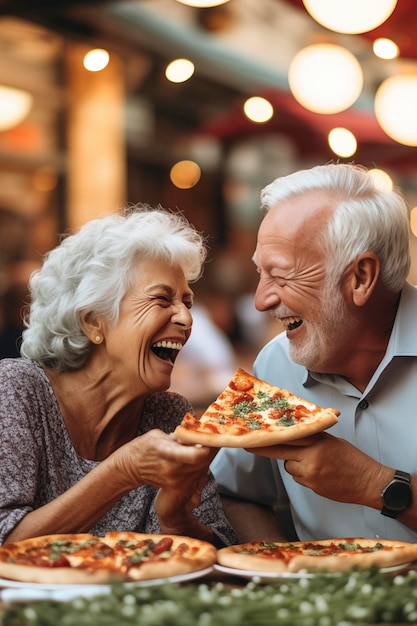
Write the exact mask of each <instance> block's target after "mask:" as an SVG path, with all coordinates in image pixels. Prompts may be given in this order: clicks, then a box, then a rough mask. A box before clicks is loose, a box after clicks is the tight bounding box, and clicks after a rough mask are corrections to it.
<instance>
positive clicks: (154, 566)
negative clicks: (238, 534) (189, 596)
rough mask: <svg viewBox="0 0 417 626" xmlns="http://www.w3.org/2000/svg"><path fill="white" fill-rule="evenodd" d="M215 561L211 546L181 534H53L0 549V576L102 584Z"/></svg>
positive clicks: (174, 572) (170, 572)
mask: <svg viewBox="0 0 417 626" xmlns="http://www.w3.org/2000/svg"><path fill="white" fill-rule="evenodd" d="M215 561H216V548H215V547H214V546H212V545H211V544H210V543H207V542H205V541H201V540H198V539H193V538H191V537H184V536H181V535H157V534H145V533H135V532H109V533H107V534H106V535H104V537H96V536H94V535H92V534H89V533H80V534H56V535H44V536H41V537H35V538H32V539H23V540H21V541H16V542H9V543H6V544H4V545H3V546H2V547H0V577H2V578H3V579H4V578H6V579H9V580H14V581H22V582H33V583H42V584H90V583H91V584H105V583H110V582H112V581H117V580H121V581H143V580H152V579H157V578H169V577H174V576H179V575H181V574H190V573H191V572H197V571H200V570H204V569H206V568H209V567H211V566H212V565H213V564H214V563H215Z"/></svg>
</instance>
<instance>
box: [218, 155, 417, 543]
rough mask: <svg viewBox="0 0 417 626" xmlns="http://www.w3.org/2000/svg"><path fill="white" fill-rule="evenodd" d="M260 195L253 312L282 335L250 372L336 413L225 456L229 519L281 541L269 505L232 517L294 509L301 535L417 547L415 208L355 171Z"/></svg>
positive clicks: (279, 184)
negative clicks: (327, 425) (276, 441)
mask: <svg viewBox="0 0 417 626" xmlns="http://www.w3.org/2000/svg"><path fill="white" fill-rule="evenodd" d="M261 200H262V207H263V209H264V210H265V217H264V219H263V221H262V223H261V225H260V228H259V233H258V240H257V246H256V250H255V253H254V256H253V260H254V263H255V265H256V267H257V270H258V273H259V284H258V288H257V291H256V295H255V306H256V308H257V309H259V310H260V311H267V312H269V313H270V314H271V315H272V316H273V317H274V318H276V319H277V320H280V321H281V322H282V324H283V325H284V328H285V331H284V332H283V333H281V334H279V335H278V336H277V337H275V338H274V339H273V340H272V341H270V342H269V343H268V344H267V345H266V346H265V347H264V348H263V349H262V350H261V351H260V353H259V355H258V357H257V359H256V361H255V365H254V374H255V375H256V376H257V377H259V378H261V379H264V380H266V381H268V382H269V383H271V384H274V385H277V386H280V387H284V388H286V389H288V390H290V391H291V392H293V393H295V394H297V395H299V396H301V397H304V398H306V399H308V400H311V401H312V402H315V403H316V404H319V405H321V406H332V407H335V408H337V409H339V410H340V411H341V415H340V418H339V422H338V424H336V425H335V426H333V427H332V428H331V429H330V431H329V432H324V433H321V434H318V435H315V436H313V437H309V438H308V439H304V440H299V441H294V442H293V443H292V444H291V445H276V446H271V447H268V448H262V449H256V450H253V451H251V452H248V451H244V450H231V449H223V450H221V451H220V452H219V454H218V455H217V458H216V460H215V461H214V463H213V465H212V468H213V471H214V474H215V477H216V479H217V482H218V484H219V486H220V489H221V490H222V492H223V494H225V495H226V496H229V497H230V496H231V497H232V498H233V499H232V500H229V499H225V503H226V504H228V509H229V516H230V519H231V520H232V521H233V520H234V519H237V515H238V516H239V520H240V521H239V532H240V534H239V537H240V539H241V540H243V541H245V540H250V539H259V538H263V537H269V538H270V539H272V538H275V539H281V538H283V534H282V532H283V531H282V529H280V528H279V526H278V524H277V520H276V519H275V518H273V517H272V518H271V517H270V516H266V515H265V509H263V511H262V517H258V516H257V515H256V514H255V513H252V514H250V515H245V516H242V515H241V514H240V513H239V512H238V513H236V511H238V508H237V507H240V506H246V505H244V501H249V502H251V503H257V504H261V505H273V506H280V505H282V503H283V502H284V503H285V502H289V507H290V512H291V517H292V521H293V524H294V527H295V531H296V537H298V538H299V539H300V540H307V539H320V538H326V537H328V538H331V537H370V538H371V537H376V538H379V537H380V538H384V537H385V538H396V539H398V540H405V541H417V505H416V503H417V478H416V477H415V476H414V474H416V473H417V323H416V320H417V290H416V289H415V288H414V287H412V286H411V285H410V284H409V283H408V282H407V276H408V273H409V268H410V252H409V218H408V211H407V207H406V204H405V202H404V200H403V198H402V196H401V194H400V193H398V192H397V191H386V190H382V189H381V188H378V186H377V185H376V184H375V182H374V180H373V178H372V177H371V176H370V175H369V173H368V172H367V171H366V170H365V169H364V168H362V167H360V166H354V165H347V164H331V165H325V166H317V167H313V168H312V169H310V170H303V171H299V172H296V173H294V174H291V175H289V176H286V177H283V178H278V179H277V180H275V181H274V182H272V183H271V184H270V185H268V186H267V187H266V188H265V189H264V190H263V192H262V196H261ZM231 504H233V506H232V507H231ZM271 521H272V525H271V524H269V522H271ZM278 521H279V520H278ZM264 522H268V525H267V524H266V523H265V524H264ZM284 532H285V533H286V535H285V538H293V537H289V535H288V532H287V530H284Z"/></svg>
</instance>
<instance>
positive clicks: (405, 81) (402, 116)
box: [374, 74, 417, 146]
mask: <svg viewBox="0 0 417 626" xmlns="http://www.w3.org/2000/svg"><path fill="white" fill-rule="evenodd" d="M374 107H375V115H376V119H377V120H378V123H379V125H380V126H381V128H382V130H383V131H384V132H386V134H387V135H388V136H389V137H391V139H394V141H397V142H398V143H401V144H404V145H406V146H417V116H416V111H417V74H404V75H399V76H391V77H390V78H387V79H385V80H384V81H383V82H382V83H381V85H380V86H379V87H378V89H377V92H376V94H375V101H374Z"/></svg>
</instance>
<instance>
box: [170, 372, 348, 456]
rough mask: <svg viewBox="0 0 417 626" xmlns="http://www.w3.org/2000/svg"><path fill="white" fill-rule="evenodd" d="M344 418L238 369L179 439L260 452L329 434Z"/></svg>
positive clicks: (179, 431)
mask: <svg viewBox="0 0 417 626" xmlns="http://www.w3.org/2000/svg"><path fill="white" fill-rule="evenodd" d="M339 415H340V411H338V410H337V409H333V408H323V407H321V406H318V405H316V404H313V403H312V402H309V401H308V400H303V399H302V398H299V397H298V396H296V395H294V394H292V393H291V392H289V391H287V390H286V389H281V388H280V387H275V386H274V385H270V384H269V383H267V382H265V381H263V380H260V379H259V378H256V377H255V376H252V375H251V374H249V373H248V372H245V370H243V369H238V370H236V372H235V373H234V375H233V378H232V380H231V381H230V382H229V383H228V385H227V387H226V388H225V389H224V390H223V391H222V392H221V393H220V395H219V396H218V397H217V399H216V400H215V401H214V402H212V403H211V404H210V406H209V407H208V408H207V409H206V411H204V413H203V414H202V415H201V417H199V418H197V417H195V416H194V415H192V414H191V413H186V414H185V416H184V418H183V420H182V422H181V424H179V425H178V426H177V428H176V429H175V431H174V435H175V437H176V438H177V439H179V440H180V441H182V442H183V443H190V444H202V445H206V446H211V447H218V448H221V447H229V448H257V447H261V446H269V445H275V444H278V443H286V442H290V441H293V440H295V439H301V438H303V437H308V436H309V435H313V434H315V433H318V432H321V431H323V430H326V429H327V428H329V427H330V426H333V424H335V423H336V422H337V421H338V416H339Z"/></svg>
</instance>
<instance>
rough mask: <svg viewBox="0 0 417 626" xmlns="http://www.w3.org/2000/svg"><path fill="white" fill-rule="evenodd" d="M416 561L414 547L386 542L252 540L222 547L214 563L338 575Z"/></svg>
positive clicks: (267, 569) (365, 540) (379, 540)
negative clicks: (350, 571)
mask: <svg viewBox="0 0 417 626" xmlns="http://www.w3.org/2000/svg"><path fill="white" fill-rule="evenodd" d="M416 559H417V544H414V543H407V542H403V541H395V540H388V539H378V540H375V539H363V538H359V539H357V538H348V539H323V540H319V541H294V542H291V543H279V542H271V541H252V542H248V543H243V544H239V545H234V546H228V547H227V548H222V549H220V550H218V552H217V563H219V564H220V565H222V566H224V567H227V568H233V569H238V570H246V571H254V572H276V573H283V572H299V571H301V570H306V571H330V572H342V571H348V570H351V569H369V568H371V567H379V568H387V567H393V566H397V565H406V564H409V563H412V562H413V561H415V560H416Z"/></svg>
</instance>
